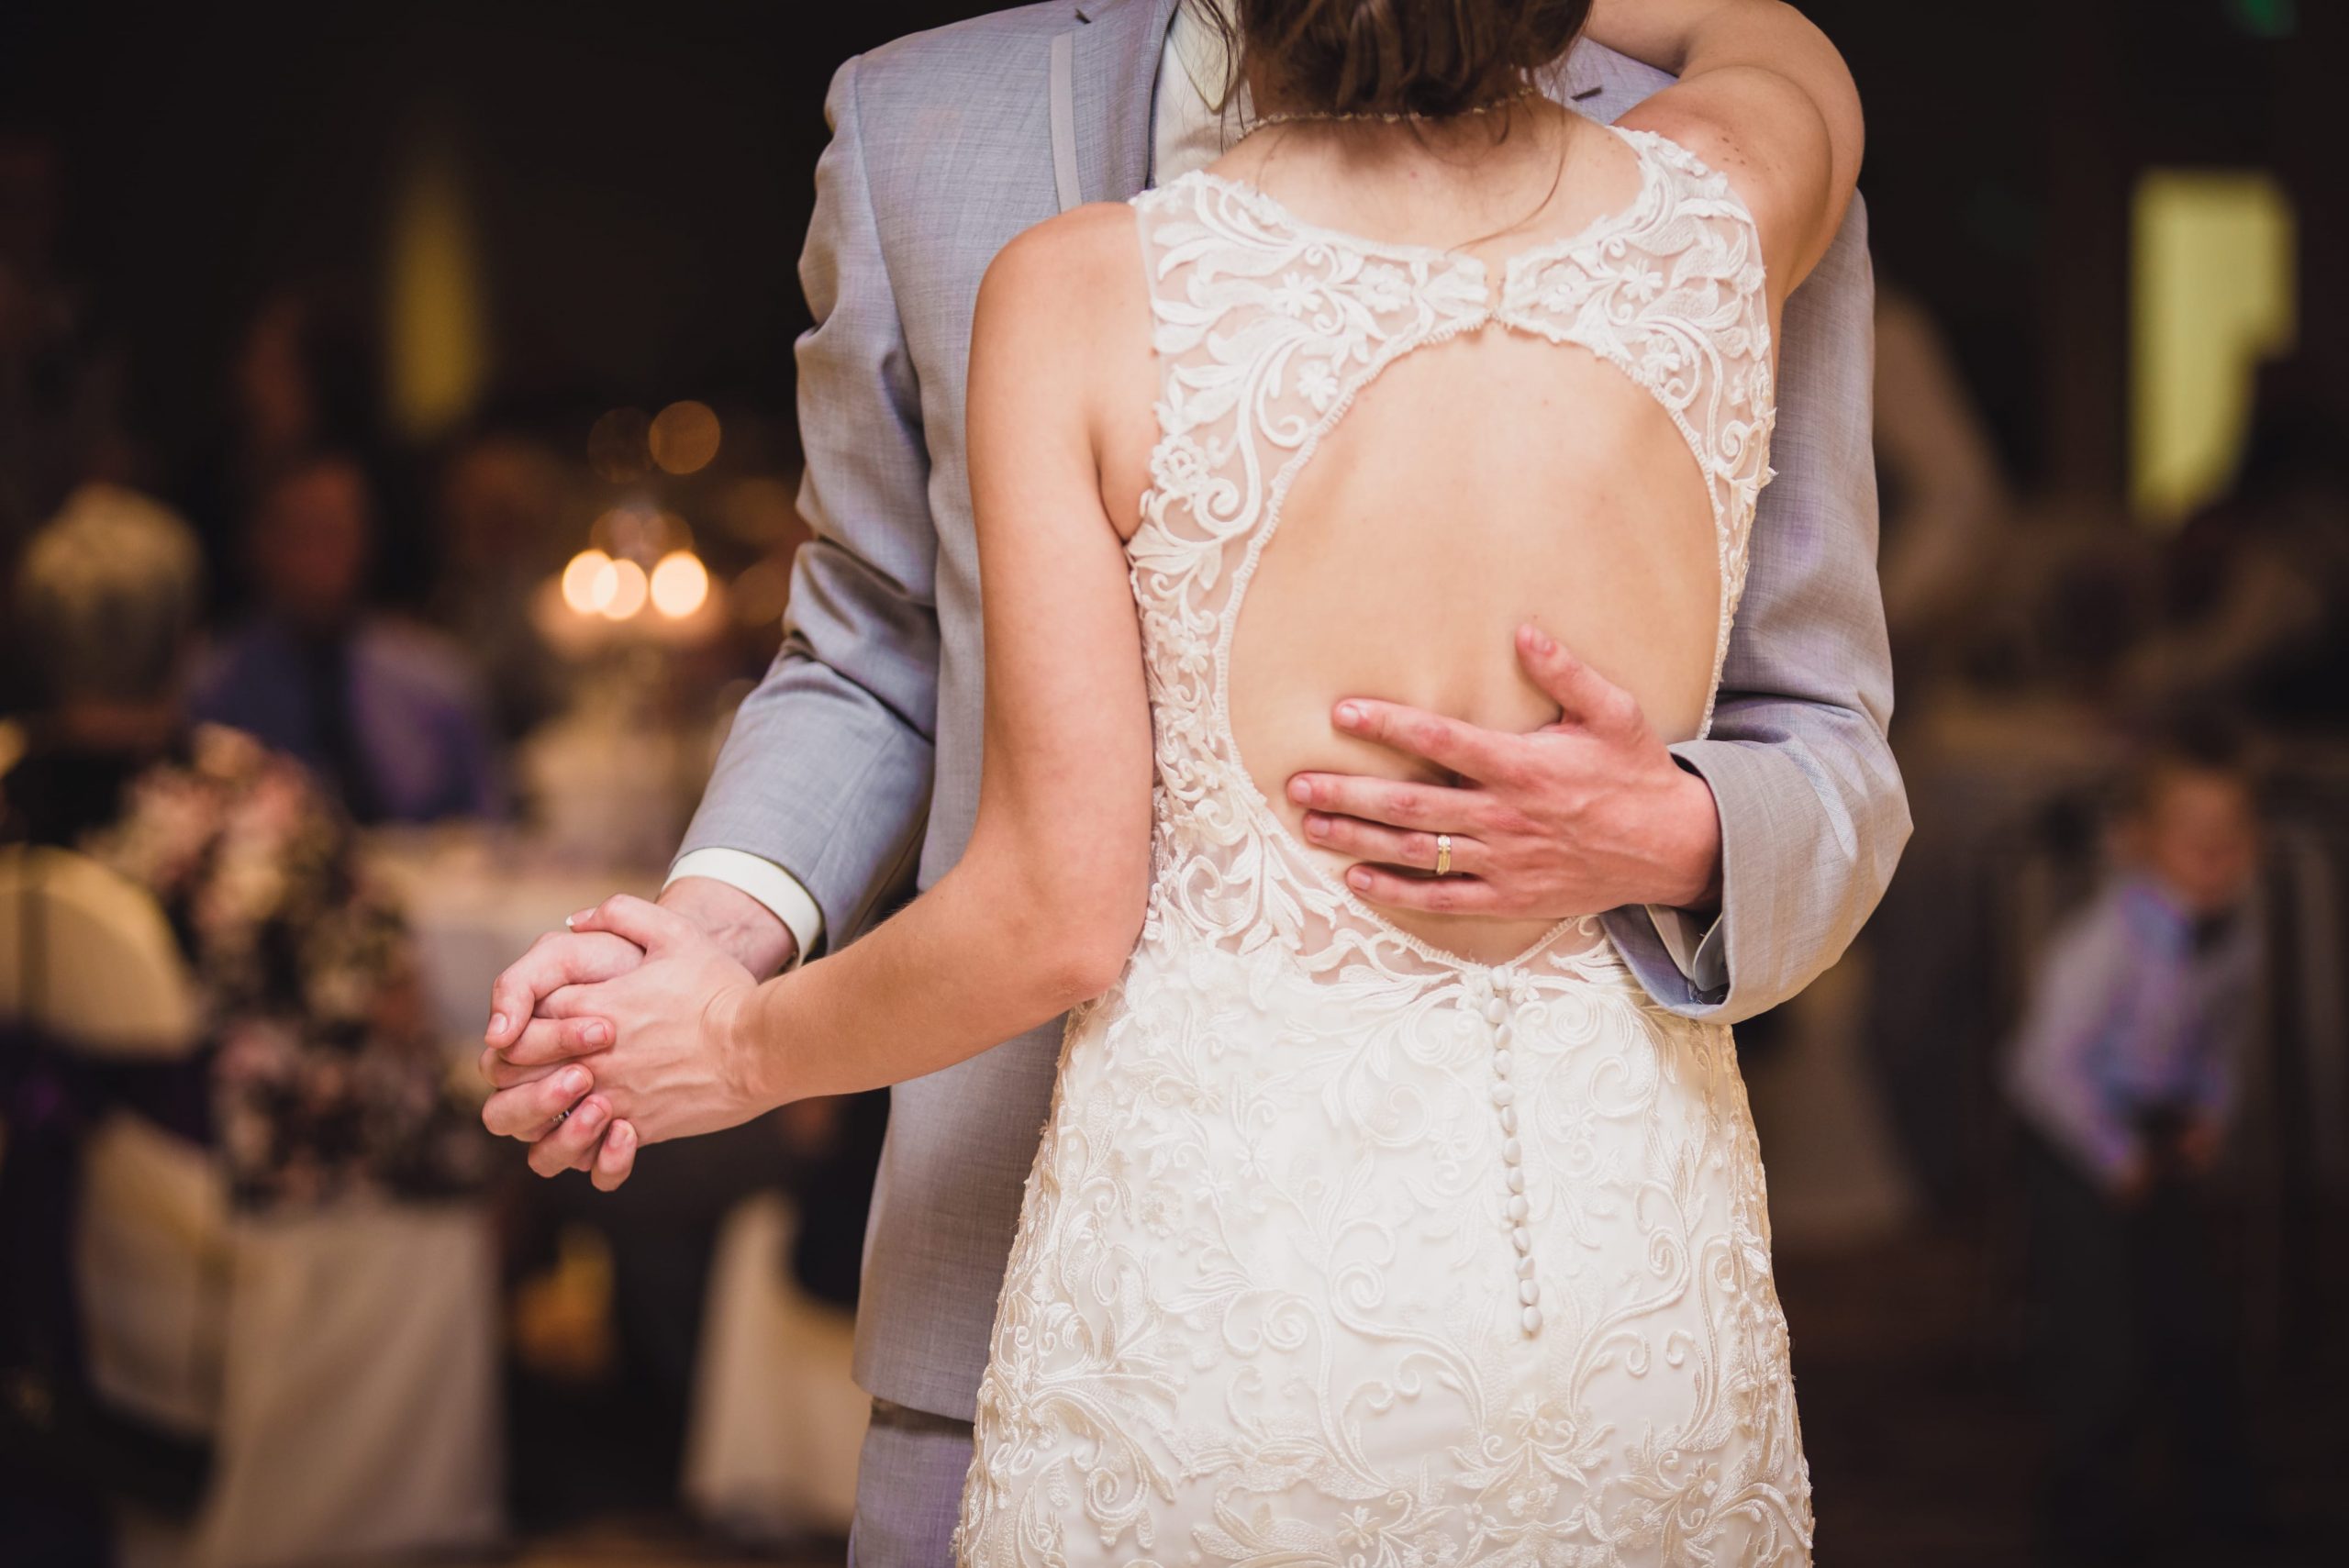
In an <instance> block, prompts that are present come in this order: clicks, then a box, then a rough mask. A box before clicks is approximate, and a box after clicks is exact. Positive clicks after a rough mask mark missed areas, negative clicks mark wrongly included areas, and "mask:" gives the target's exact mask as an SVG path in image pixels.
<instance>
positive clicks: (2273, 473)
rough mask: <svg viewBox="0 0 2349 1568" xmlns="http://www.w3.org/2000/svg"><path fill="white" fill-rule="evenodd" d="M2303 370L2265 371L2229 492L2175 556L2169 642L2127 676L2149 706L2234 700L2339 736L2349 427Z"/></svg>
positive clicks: (2346, 605) (2300, 365)
mask: <svg viewBox="0 0 2349 1568" xmlns="http://www.w3.org/2000/svg"><path fill="white" fill-rule="evenodd" d="M2316 378H2317V372H2316V370H2315V367H2314V365H2313V364H2312V363H2310V362H2309V361H2277V362H2275V363H2271V364H2269V365H2267V366H2266V367H2265V368H2264V369H2263V371H2262V372H2261V375H2260V383H2259V394H2258V402H2257V405H2256V406H2255V407H2254V412H2253V417H2252V426H2251V430H2250V432H2249V435H2248V437H2247V439H2246V440H2245V442H2244V445H2243V460H2242V462H2241V464H2240V466H2239V467H2238V469H2237V471H2236V473H2235V478H2234V483H2233V484H2232V486H2231V487H2230V489H2229V492H2228V494H2227V495H2225V496H2224V497H2223V498H2221V500H2219V501H2217V502H2216V503H2214V504H2212V505H2211V506H2209V507H2206V508H2205V509H2204V510H2203V511H2201V512H2200V513H2199V514H2198V515H2196V516H2195V517H2192V518H2190V519H2188V522H2187V524H2186V527H2185V528H2182V529H2181V530H2179V532H2178V534H2177V537H2176V539H2175V540H2174V541H2173V542H2172V544H2171V546H2170V549H2169V550H2168V560H2167V562H2166V566H2167V571H2166V573H2165V575H2166V577H2167V584H2166V588H2167V592H2166V595H2165V597H2166V603H2165V606H2164V611H2165V613H2164V617H2163V625H2162V628H2160V632H2159V635H2158V636H2155V637H2154V638H2151V639H2147V641H2146V642H2145V643H2144V645H2143V646H2142V647H2141V648H2139V649H2137V650H2136V651H2135V652H2134V653H2133V654H2132V657H2131V659H2130V660H2129V662H2128V664H2127V667H2126V668H2125V670H2124V672H2123V674H2124V678H2125V683H2126V684H2125V689H2126V692H2127V695H2128V696H2129V697H2130V698H2131V699H2132V700H2133V701H2135V702H2136V703H2138V704H2140V705H2144V706H2153V705H2160V704H2172V705H2175V704H2184V703H2191V704H2197V705H2206V706H2216V705H2221V704H2223V705H2225V706H2228V707H2230V708H2231V709H2233V710H2234V711H2238V712H2243V713H2249V714H2253V715H2256V716H2257V717H2259V718H2260V720H2261V721H2262V722H2265V723H2268V724H2271V725H2274V726H2277V727H2278V728H2293V729H2296V730H2299V731H2302V732H2307V731H2310V730H2321V731H2330V732H2331V733H2332V734H2334V735H2338V734H2339V733H2340V732H2341V730H2342V728H2343V727H2342V712H2343V709H2342V705H2341V695H2340V673H2341V668H2342V664H2343V661H2344V660H2349V455H2344V454H2349V431H2344V430H2343V427H2342V423H2341V420H2340V418H2339V417H2338V416H2337V414H2335V413H2334V412H2333V411H2332V408H2331V407H2330V406H2329V403H2328V399H2327V398H2326V397H2325V396H2324V395H2322V394H2321V392H2320V391H2319V390H2318V389H2317V387H2316V385H2315V382H2316Z"/></svg>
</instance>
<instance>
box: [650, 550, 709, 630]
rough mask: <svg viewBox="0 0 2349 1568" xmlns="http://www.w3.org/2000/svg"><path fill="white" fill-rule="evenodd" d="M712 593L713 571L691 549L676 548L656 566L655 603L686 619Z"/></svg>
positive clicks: (663, 610) (667, 612)
mask: <svg viewBox="0 0 2349 1568" xmlns="http://www.w3.org/2000/svg"><path fill="white" fill-rule="evenodd" d="M708 597H709V572H708V570H707V568H706V567H704V566H703V565H702V563H701V557H699V556H697V555H696V554H694V553H693V552H692V551H691V550H672V551H671V552H670V553H669V554H667V555H664V556H662V558H661V562H660V564H659V565H657V566H655V567H653V569H652V607H653V608H654V609H656V610H659V611H660V612H661V613H662V615H664V616H667V617H670V618H671V619H673V620H683V619H684V618H685V617H687V616H689V615H691V614H693V613H694V612H695V611H696V610H697V609H699V608H701V606H702V602H703V601H704V600H706V599H707V598H708Z"/></svg>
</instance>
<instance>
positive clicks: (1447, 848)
mask: <svg viewBox="0 0 2349 1568" xmlns="http://www.w3.org/2000/svg"><path fill="white" fill-rule="evenodd" d="M1435 873H1436V875H1438V876H1450V875H1451V874H1452V835H1451V834H1449V833H1438V834H1437V835H1436V836H1435Z"/></svg>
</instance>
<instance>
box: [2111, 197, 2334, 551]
mask: <svg viewBox="0 0 2349 1568" xmlns="http://www.w3.org/2000/svg"><path fill="white" fill-rule="evenodd" d="M2134 230H2135V232H2134V235H2133V240H2134V246H2135V258H2134V261H2133V272H2134V276H2133V279H2132V282H2133V284H2134V298H2133V300H2132V306H2133V309H2132V317H2133V319H2132V323H2131V335H2132V343H2131V350H2132V356H2131V357H2132V364H2131V383H2132V385H2131V388H2130V391H2131V399H2130V401H2131V409H2130V414H2131V427H2132V428H2131V451H2130V471H2131V472H2130V492H2131V495H2132V498H2133V499H2134V501H2135V502H2136V506H2137V511H2138V513H2139V515H2140V516H2143V517H2147V518H2149V519H2151V520H2152V521H2154V522H2156V523H2162V524H2173V525H2174V524H2176V523H2180V522H2183V521H2184V520H2185V519H2186V518H2187V517H2188V516H2189V515H2190V514H2191V513H2193V511H2194V510H2195V509H2196V508H2197V507H2199V506H2202V505H2203V504H2204V503H2206V502H2208V501H2210V499H2211V498H2212V497H2213V496H2215V495H2218V494H2219V493H2220V492H2221V491H2222V490H2224V489H2225V488H2226V485H2227V483H2228V481H2229V480H2230V479H2232V477H2233V475H2234V469H2235V464H2236V462H2237V461H2238V459H2240V458H2241V456H2242V454H2243V439H2244V438H2245V437H2246V436H2247V435H2248V434H2249V433H2250V430H2251V420H2252V415H2253V413H2254V409H2253V407H2252V393H2253V389H2254V384H2255V383H2256V379H2257V375H2258V372H2259V365H2260V361H2263V360H2266V359H2269V358H2271V357H2274V356H2276V355H2279V354H2283V353H2286V352H2288V351H2289V350H2290V349H2291V346H2292V339H2293V335H2294V328H2295V320H2294V317H2295V316H2296V315H2297V311H2296V308H2295V307H2296V306H2297V304H2298V298H2297V295H2298V293H2299V282H2298V279H2297V278H2296V277H2295V276H2294V260H2295V256H2296V253H2297V251H2298V250H2299V242H2298V239H2296V237H2295V232H2294V222H2293V214H2292V204H2291V198H2290V197H2289V196H2288V195H2286V194H2285V191H2284V187H2283V185H2282V183H2280V182H2278V181H2277V179H2276V177H2275V176H2274V175H2272V174H2268V173H2265V172H2242V173H2237V172H2227V171H2221V170H2208V169H2192V170H2179V169H2154V170H2148V171H2147V172H2145V173H2144V174H2143V175H2142V176H2141V177H2140V178H2139V180H2138V182H2137V195H2136V210H2135V214H2134Z"/></svg>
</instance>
